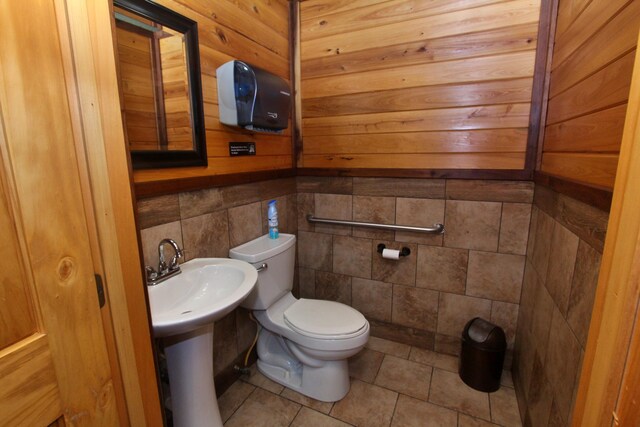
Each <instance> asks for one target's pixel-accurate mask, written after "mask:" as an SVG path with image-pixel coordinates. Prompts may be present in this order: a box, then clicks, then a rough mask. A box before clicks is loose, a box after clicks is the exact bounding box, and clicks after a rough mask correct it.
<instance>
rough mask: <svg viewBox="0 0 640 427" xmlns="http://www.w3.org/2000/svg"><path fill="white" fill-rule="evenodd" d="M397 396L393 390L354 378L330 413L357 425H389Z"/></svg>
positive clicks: (380, 426)
mask: <svg viewBox="0 0 640 427" xmlns="http://www.w3.org/2000/svg"><path fill="white" fill-rule="evenodd" d="M397 398H398V394H397V393H395V392H393V391H390V390H387V389H384V388H382V387H378V386H375V385H371V384H367V383H365V382H362V381H358V380H353V381H352V382H351V390H350V391H349V393H348V394H347V395H346V396H345V398H344V399H342V400H341V401H339V402H336V403H335V405H333V409H332V410H331V413H330V415H331V416H332V417H335V418H338V419H340V420H342V421H345V422H347V423H349V424H353V425H355V426H366V427H387V426H389V425H390V423H391V416H392V415H393V409H394V408H395V405H396V400H397Z"/></svg>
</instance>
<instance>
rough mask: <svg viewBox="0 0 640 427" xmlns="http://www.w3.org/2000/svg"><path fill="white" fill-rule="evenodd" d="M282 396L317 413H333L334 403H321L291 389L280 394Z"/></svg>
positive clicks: (286, 389)
mask: <svg viewBox="0 0 640 427" xmlns="http://www.w3.org/2000/svg"><path fill="white" fill-rule="evenodd" d="M280 396H282V397H285V398H287V399H289V400H293V401H294V402H296V403H299V404H301V405H304V406H307V407H309V408H311V409H315V410H316V411H319V412H322V413H324V414H328V413H329V411H331V407H332V406H333V402H321V401H319V400H316V399H313V398H311V397H309V396H305V395H304V394H300V393H298V392H297V391H293V390H291V389H290V388H285V389H284V390H283V391H282V393H280Z"/></svg>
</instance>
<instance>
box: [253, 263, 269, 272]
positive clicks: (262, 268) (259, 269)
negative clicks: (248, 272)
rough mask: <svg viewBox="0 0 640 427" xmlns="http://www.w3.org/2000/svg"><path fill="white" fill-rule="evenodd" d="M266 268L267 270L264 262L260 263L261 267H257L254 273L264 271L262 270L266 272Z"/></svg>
mask: <svg viewBox="0 0 640 427" xmlns="http://www.w3.org/2000/svg"><path fill="white" fill-rule="evenodd" d="M267 268H269V266H268V265H267V263H266V262H263V263H262V265H261V266H260V267H257V268H256V271H257V272H258V273H260V272H261V271H264V270H266V269H267Z"/></svg>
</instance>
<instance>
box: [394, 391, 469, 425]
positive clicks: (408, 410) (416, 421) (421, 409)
mask: <svg viewBox="0 0 640 427" xmlns="http://www.w3.org/2000/svg"><path fill="white" fill-rule="evenodd" d="M457 422H458V413H457V412H456V411H452V410H450V409H446V408H443V407H442V406H437V405H433V404H431V403H427V402H423V401H421V400H418V399H414V398H412V397H408V396H403V395H400V396H399V397H398V403H397V404H396V411H395V413H394V414H393V421H392V422H391V426H392V427H425V426H428V427H455V426H456V425H457Z"/></svg>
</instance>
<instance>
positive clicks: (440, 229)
mask: <svg viewBox="0 0 640 427" xmlns="http://www.w3.org/2000/svg"><path fill="white" fill-rule="evenodd" d="M307 221H309V222H313V223H319V224H334V225H351V226H354V227H367V228H376V229H378V230H391V231H414V232H417V233H430V234H442V233H444V225H442V224H433V227H413V226H410V225H391V224H376V223H374V222H360V221H347V220H343V219H328V218H316V217H314V216H313V215H307Z"/></svg>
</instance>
